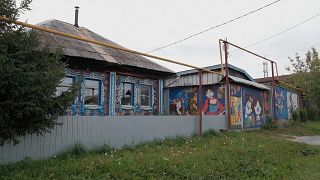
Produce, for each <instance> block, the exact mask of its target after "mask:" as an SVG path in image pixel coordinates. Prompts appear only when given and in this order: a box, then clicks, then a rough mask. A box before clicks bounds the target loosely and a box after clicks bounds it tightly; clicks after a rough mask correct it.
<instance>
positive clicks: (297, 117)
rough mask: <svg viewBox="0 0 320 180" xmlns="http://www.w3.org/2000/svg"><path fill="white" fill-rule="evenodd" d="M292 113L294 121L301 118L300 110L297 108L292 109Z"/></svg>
mask: <svg viewBox="0 0 320 180" xmlns="http://www.w3.org/2000/svg"><path fill="white" fill-rule="evenodd" d="M291 115H292V120H294V121H299V120H300V115H299V112H298V111H297V110H295V111H292V112H291Z"/></svg>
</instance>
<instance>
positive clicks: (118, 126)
mask: <svg viewBox="0 0 320 180" xmlns="http://www.w3.org/2000/svg"><path fill="white" fill-rule="evenodd" d="M57 121H58V122H60V123H62V125H57V126H55V127H54V128H53V129H52V130H51V132H50V133H46V134H44V135H43V136H41V135H36V134H29V135H26V136H25V137H23V138H21V142H20V143H19V144H16V145H13V144H12V143H11V144H5V145H3V146H0V164H6V163H9V162H17V161H20V160H23V159H25V158H26V157H30V158H31V159H34V160H38V159H46V158H49V157H51V156H54V155H56V154H58V153H61V152H63V151H66V150H67V149H68V148H70V147H72V146H74V145H75V144H82V145H83V146H84V147H85V148H86V149H88V150H92V149H96V148H99V147H101V146H103V145H108V146H110V147H113V148H121V147H123V146H133V145H137V144H140V143H144V142H148V141H153V140H155V139H162V138H166V137H176V136H191V135H193V134H195V133H197V131H198V128H199V127H198V117H197V116H121V117H119V116H114V117H110V116H63V117H59V118H58V120H57ZM226 126H227V124H226V118H225V115H221V116H203V123H202V129H203V131H206V130H209V129H214V130H219V129H226Z"/></svg>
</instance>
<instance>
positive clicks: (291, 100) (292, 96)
mask: <svg viewBox="0 0 320 180" xmlns="http://www.w3.org/2000/svg"><path fill="white" fill-rule="evenodd" d="M298 102H299V100H298V95H297V94H296V93H293V92H290V91H287V105H288V118H289V119H291V118H292V111H295V110H297V109H298V108H299V103H298Z"/></svg>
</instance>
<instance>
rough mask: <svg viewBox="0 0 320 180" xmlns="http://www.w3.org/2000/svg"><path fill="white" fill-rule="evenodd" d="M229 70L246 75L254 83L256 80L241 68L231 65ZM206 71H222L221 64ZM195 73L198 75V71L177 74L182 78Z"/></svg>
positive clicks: (209, 67) (192, 70)
mask: <svg viewBox="0 0 320 180" xmlns="http://www.w3.org/2000/svg"><path fill="white" fill-rule="evenodd" d="M229 68H230V69H233V70H235V71H238V72H240V73H242V74H244V75H245V76H246V77H248V79H250V80H252V81H254V79H253V78H252V77H251V76H250V75H249V74H248V73H247V72H246V71H245V70H243V69H240V68H238V67H236V66H234V65H232V64H229ZM204 69H207V70H220V69H221V64H217V65H213V66H208V67H204ZM194 73H198V70H196V69H191V70H186V71H181V72H178V73H177V74H178V75H180V76H183V75H188V74H194Z"/></svg>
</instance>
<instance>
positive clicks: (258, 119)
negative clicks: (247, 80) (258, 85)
mask: <svg viewBox="0 0 320 180" xmlns="http://www.w3.org/2000/svg"><path fill="white" fill-rule="evenodd" d="M242 98H243V104H242V105H243V112H244V114H243V124H244V128H257V127H261V126H262V125H264V124H265V114H264V112H263V107H264V100H263V92H262V91H259V90H254V89H251V88H243V97H242Z"/></svg>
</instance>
